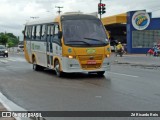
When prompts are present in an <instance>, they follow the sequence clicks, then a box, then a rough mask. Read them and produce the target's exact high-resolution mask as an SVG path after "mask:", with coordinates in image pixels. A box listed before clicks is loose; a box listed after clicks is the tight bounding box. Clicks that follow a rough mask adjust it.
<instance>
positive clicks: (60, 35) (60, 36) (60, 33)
mask: <svg viewBox="0 0 160 120" xmlns="http://www.w3.org/2000/svg"><path fill="white" fill-rule="evenodd" d="M58 38H59V39H61V38H62V31H59V32H58Z"/></svg>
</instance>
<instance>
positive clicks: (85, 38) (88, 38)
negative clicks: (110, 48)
mask: <svg viewBox="0 0 160 120" xmlns="http://www.w3.org/2000/svg"><path fill="white" fill-rule="evenodd" d="M84 39H87V40H93V41H100V42H102V43H103V44H105V45H107V43H105V42H104V41H102V40H98V39H95V38H84Z"/></svg>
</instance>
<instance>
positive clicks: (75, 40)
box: [67, 40, 91, 46]
mask: <svg viewBox="0 0 160 120" xmlns="http://www.w3.org/2000/svg"><path fill="white" fill-rule="evenodd" d="M68 42H83V43H85V44H87V45H89V46H91V44H90V43H88V42H86V41H82V40H71V41H67V43H68Z"/></svg>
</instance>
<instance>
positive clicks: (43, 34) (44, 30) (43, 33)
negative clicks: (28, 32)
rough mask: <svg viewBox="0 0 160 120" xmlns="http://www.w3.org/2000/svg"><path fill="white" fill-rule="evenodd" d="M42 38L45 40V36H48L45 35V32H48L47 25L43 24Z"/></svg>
mask: <svg viewBox="0 0 160 120" xmlns="http://www.w3.org/2000/svg"><path fill="white" fill-rule="evenodd" d="M41 29H42V30H41V40H43V41H44V40H45V38H46V35H45V33H46V25H42V26H41Z"/></svg>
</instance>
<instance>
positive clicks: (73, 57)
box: [68, 55, 76, 59]
mask: <svg viewBox="0 0 160 120" xmlns="http://www.w3.org/2000/svg"><path fill="white" fill-rule="evenodd" d="M68 58H69V59H75V58H76V56H72V55H69V56H68Z"/></svg>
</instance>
